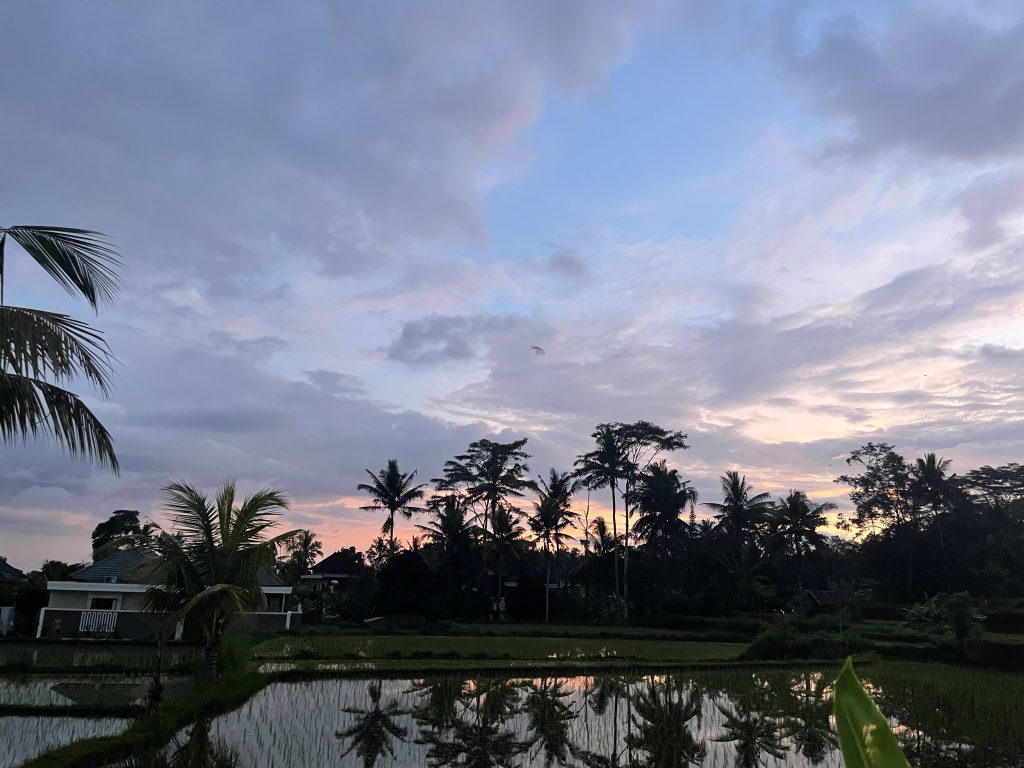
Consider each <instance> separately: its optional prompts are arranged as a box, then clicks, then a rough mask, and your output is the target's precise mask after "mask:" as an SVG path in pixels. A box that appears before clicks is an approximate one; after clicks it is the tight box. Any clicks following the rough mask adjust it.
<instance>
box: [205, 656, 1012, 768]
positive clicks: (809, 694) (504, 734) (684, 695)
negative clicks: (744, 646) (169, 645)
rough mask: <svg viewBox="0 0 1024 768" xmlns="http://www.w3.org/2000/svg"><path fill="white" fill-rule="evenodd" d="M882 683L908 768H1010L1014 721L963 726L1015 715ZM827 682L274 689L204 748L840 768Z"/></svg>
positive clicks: (436, 681)
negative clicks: (940, 711)
mask: <svg viewBox="0 0 1024 768" xmlns="http://www.w3.org/2000/svg"><path fill="white" fill-rule="evenodd" d="M920 674H925V673H923V672H922V673H919V675H920ZM884 677H885V676H884V675H880V681H879V680H876V681H875V683H876V684H875V686H874V689H873V690H874V693H875V695H876V696H877V697H878V698H879V700H880V703H881V705H882V707H883V709H884V711H886V712H887V713H890V714H891V715H892V716H893V718H894V724H895V730H896V732H897V734H898V735H899V736H900V738H901V740H902V741H903V743H904V745H905V746H906V747H907V750H908V753H909V755H910V756H911V759H912V762H914V763H915V765H918V766H929V767H930V766H954V765H955V766H969V767H972V768H973V767H975V766H1019V765H1021V764H1022V763H1021V760H1022V757H1024V745H1022V744H1020V739H1019V738H1017V737H1015V736H1013V735H1012V734H1014V733H1016V729H1017V727H1018V722H1017V721H1016V720H1015V719H1007V721H1006V722H1005V723H1004V724H1003V725H1002V728H1001V730H1000V729H998V728H994V727H989V726H985V727H982V726H981V725H979V723H978V722H975V720H974V719H972V718H976V717H981V716H982V715H984V717H986V718H992V717H998V716H999V712H1002V711H1006V716H1007V718H1016V717H1017V716H1018V714H1019V713H1017V712H1016V711H1014V712H1010V711H1008V710H1005V708H1004V710H1000V709H995V708H990V709H986V707H987V706H988V705H987V704H984V703H983V702H981V700H980V699H976V700H975V701H974V702H973V703H972V705H971V706H970V707H964V708H963V710H962V711H959V710H958V711H957V713H956V717H957V719H956V720H955V721H950V720H949V719H948V718H945V719H943V720H941V727H940V726H939V725H935V723H936V722H938V721H936V720H935V714H934V712H932V711H931V710H934V709H935V707H934V706H930V705H929V703H928V702H929V701H933V700H935V698H936V697H939V698H941V695H940V694H939V693H936V690H937V689H936V690H933V689H929V688H927V687H922V685H921V684H920V683H921V678H920V677H919V678H918V679H916V680H915V681H914V684H913V685H909V686H904V685H902V684H901V682H900V681H899V680H898V679H895V678H893V679H892V680H891V681H887V680H885V679H883V678H884ZM832 679H833V673H832V671H831V670H830V671H828V672H825V673H822V672H819V671H798V672H794V671H781V670H779V671H770V672H765V673H752V672H750V671H746V672H742V671H707V672H702V673H697V674H670V675H603V676H598V677H564V676H544V677H538V678H532V679H518V678H514V679H496V678H451V677H436V678H426V679H420V680H374V681H370V682H367V681H350V680H332V681H315V682H307V683H287V684H284V683H282V684H275V685H272V686H269V687H268V688H266V689H265V690H263V691H262V692H261V693H259V694H258V695H257V696H255V697H254V698H253V699H252V700H251V701H250V702H248V703H247V704H246V705H245V706H244V707H243V708H242V709H240V710H237V711H236V712H233V713H231V714H229V715H225V716H223V717H221V718H219V719H217V720H216V721H215V722H214V723H213V727H212V731H211V737H210V738H211V739H212V742H211V743H221V744H223V745H224V746H225V747H227V748H229V749H230V750H232V752H231V754H236V755H237V756H238V757H239V758H240V763H239V764H240V765H242V766H245V767H246V768H249V767H250V766H252V768H276V767H277V766H281V767H283V766H291V765H303V766H309V767H310V768H318V767H319V766H324V767H326V766H331V768H334V767H335V766H342V767H343V766H352V767H353V768H355V767H356V766H359V767H360V768H375V766H396V765H397V766H421V765H428V766H433V767H434V768H440V767H441V766H473V767H474V768H492V767H502V768H511V767H513V766H544V768H551V767H552V766H585V767H586V768H613V767H614V768H648V767H649V768H654V767H658V768H662V767H665V768H669V767H671V768H683V767H684V766H703V767H704V768H712V767H714V768H755V767H756V766H768V767H769V768H777V767H781V766H786V767H787V768H797V767H798V766H824V767H825V768H841V766H842V760H841V758H840V756H839V754H838V752H837V747H836V739H835V736H834V733H833V731H832V727H831V723H830V710H831V694H832V691H831V687H830V681H831V680H832ZM939 679H940V675H936V676H935V679H934V680H932V682H931V684H938V683H936V680H939ZM1013 682H1015V683H1016V684H1018V685H1019V683H1020V679H1016V680H1015V681H1013ZM947 706H950V705H947ZM972 713H973V714H972ZM951 722H955V723H957V725H956V727H953V726H952V725H951ZM974 734H977V735H974ZM1000 734H1002V736H1000ZM981 739H985V741H982V740H981ZM197 765H198V764H197Z"/></svg>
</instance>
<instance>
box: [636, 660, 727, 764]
mask: <svg viewBox="0 0 1024 768" xmlns="http://www.w3.org/2000/svg"><path fill="white" fill-rule="evenodd" d="M633 707H634V711H633V714H632V715H631V716H630V717H631V721H632V724H633V727H634V728H635V729H636V730H635V731H633V732H631V733H630V734H629V735H627V736H626V745H627V746H628V747H629V748H630V749H635V750H638V751H640V752H641V753H643V756H644V758H643V759H642V760H640V759H638V760H636V761H635V762H633V763H631V764H630V765H635V766H637V768H641V767H646V766H651V767H652V768H653V767H654V766H657V768H685V766H688V765H701V764H702V763H703V762H704V758H705V756H706V755H707V747H706V746H704V745H703V744H700V743H699V742H698V741H697V739H696V738H695V736H694V734H693V731H692V730H691V729H690V725H689V723H690V721H691V720H693V719H694V718H699V717H700V714H701V697H700V694H699V692H695V691H685V690H683V689H682V688H681V687H680V686H679V684H678V683H677V682H675V680H674V678H671V677H668V678H666V679H665V682H664V683H660V684H658V683H654V682H650V683H648V684H647V689H646V690H644V691H641V692H639V693H638V694H637V695H636V697H635V698H634V699H633Z"/></svg>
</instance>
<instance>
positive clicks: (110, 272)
mask: <svg viewBox="0 0 1024 768" xmlns="http://www.w3.org/2000/svg"><path fill="white" fill-rule="evenodd" d="M8 239H10V240H11V241H13V242H15V243H17V244H18V245H20V246H21V248H22V250H24V251H25V253H26V254H28V255H29V256H30V257H31V258H33V259H34V260H35V261H36V263H38V264H39V266H41V267H42V268H43V269H44V270H46V272H48V273H49V274H50V276H51V277H52V278H53V279H54V280H56V281H57V283H58V284H59V285H60V286H61V287H63V288H64V289H65V290H67V291H68V293H70V294H72V295H75V296H81V297H83V298H84V299H85V300H86V301H87V302H88V303H89V305H90V306H92V308H93V309H95V310H97V311H99V309H100V307H101V306H102V305H103V304H105V303H107V302H109V301H111V300H113V298H114V296H115V295H116V293H117V286H118V280H119V276H118V272H119V270H120V267H121V261H120V259H119V258H118V256H117V254H116V253H115V252H114V250H113V249H112V248H111V247H110V245H109V244H108V243H107V242H106V240H105V239H104V238H103V236H102V235H100V234H98V233H96V232H91V231H89V230H85V229H70V228H66V227H24V226H22V227H0V440H2V441H3V442H6V443H10V442H14V441H15V440H19V439H20V440H25V439H28V438H29V437H37V436H39V435H41V434H49V435H50V436H51V437H53V438H54V439H55V440H56V441H57V442H58V443H60V444H61V445H62V446H63V447H64V448H65V449H66V450H67V451H68V453H69V454H70V455H72V456H75V457H84V458H88V459H94V460H96V461H98V462H100V463H102V464H106V465H107V466H109V467H110V468H111V469H112V470H114V472H115V473H116V472H119V465H118V461H117V456H116V455H115V453H114V444H113V441H112V439H111V437H110V433H109V432H108V431H107V429H106V427H104V426H103V424H102V423H101V422H100V420H99V419H98V418H96V416H95V414H93V412H92V411H91V410H89V408H88V407H86V405H85V403H84V402H82V400H81V399H80V398H79V397H78V396H77V395H75V394H73V393H72V392H70V391H68V390H67V389H64V388H63V386H64V385H66V384H68V383H69V382H71V381H72V380H73V379H76V378H78V377H81V378H83V379H85V380H86V381H87V382H89V384H91V385H92V386H93V387H94V388H95V389H96V390H97V391H98V392H99V393H100V394H101V395H102V396H104V397H106V396H107V395H108V394H109V393H110V384H111V378H112V373H113V364H114V359H113V356H112V355H111V352H110V349H109V347H107V344H106V342H105V341H104V340H103V336H102V335H101V334H100V332H99V331H96V330H95V329H93V328H91V327H90V326H89V325H88V324H87V323H84V322H82V321H81V320H76V319H74V318H72V317H69V316H68V315H63V314H60V313H57V312H45V311H43V310H38V309H28V308H25V307H15V306H8V305H7V304H6V301H5V289H6V282H7V280H6V274H5V271H4V264H5V261H4V251H5V246H6V244H7V240H8Z"/></svg>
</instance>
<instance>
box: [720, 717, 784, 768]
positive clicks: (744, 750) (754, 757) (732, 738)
mask: <svg viewBox="0 0 1024 768" xmlns="http://www.w3.org/2000/svg"><path fill="white" fill-rule="evenodd" d="M718 711H719V712H721V713H722V715H723V716H724V717H725V722H724V723H723V724H722V730H723V731H724V733H723V734H722V735H721V736H719V737H718V738H715V739H712V741H719V742H726V743H728V742H733V743H735V744H736V747H735V749H736V763H735V766H736V768H760V766H761V765H762V763H761V753H762V752H764V753H766V754H768V755H770V756H771V757H774V758H775V759H776V760H782V759H784V758H785V757H786V747H785V745H784V744H783V742H782V739H783V735H782V733H780V731H779V728H778V726H777V724H776V722H775V721H774V720H773V719H772V718H770V717H768V716H767V715H763V714H761V713H760V712H757V711H755V710H753V709H750V708H749V707H747V706H746V705H744V704H742V703H740V704H736V705H734V708H733V709H727V708H725V707H723V706H721V705H718Z"/></svg>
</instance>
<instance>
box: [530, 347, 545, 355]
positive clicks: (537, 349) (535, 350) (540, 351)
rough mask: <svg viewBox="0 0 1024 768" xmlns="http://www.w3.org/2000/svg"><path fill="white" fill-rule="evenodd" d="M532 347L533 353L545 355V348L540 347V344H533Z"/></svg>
mask: <svg viewBox="0 0 1024 768" xmlns="http://www.w3.org/2000/svg"><path fill="white" fill-rule="evenodd" d="M530 349H532V350H533V354H535V355H543V354H544V348H543V347H538V346H535V345H531V346H530Z"/></svg>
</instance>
